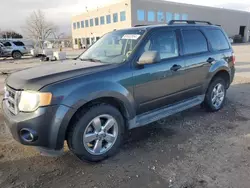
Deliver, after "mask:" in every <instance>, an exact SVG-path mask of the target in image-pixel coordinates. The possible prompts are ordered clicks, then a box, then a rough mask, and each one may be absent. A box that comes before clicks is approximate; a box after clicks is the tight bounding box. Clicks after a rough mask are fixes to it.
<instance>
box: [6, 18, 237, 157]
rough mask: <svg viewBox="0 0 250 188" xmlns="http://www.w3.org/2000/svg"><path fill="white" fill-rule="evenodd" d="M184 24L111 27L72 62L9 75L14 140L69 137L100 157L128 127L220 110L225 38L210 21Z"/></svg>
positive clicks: (49, 150) (41, 145)
mask: <svg viewBox="0 0 250 188" xmlns="http://www.w3.org/2000/svg"><path fill="white" fill-rule="evenodd" d="M182 22H183V21H182ZM182 22H181V21H171V22H170V24H169V25H151V26H139V27H133V28H129V29H123V30H118V31H113V32H110V33H108V34H106V35H104V36H103V37H102V38H101V39H100V40H99V41H97V42H96V43H95V44H94V45H93V46H91V47H90V48H89V49H88V50H87V51H85V52H84V53H83V54H82V55H80V56H79V57H78V58H76V59H74V60H67V61H64V62H63V63H61V62H59V63H52V64H50V65H47V64H46V65H43V66H39V67H35V68H31V69H27V70H23V71H20V72H17V73H14V74H12V75H10V76H9V77H8V78H7V79H6V87H5V97H4V100H3V112H4V116H5V120H6V124H7V125H8V127H9V128H10V130H11V133H12V135H13V137H14V138H15V139H16V140H17V141H18V142H20V143H22V144H24V145H29V146H36V147H37V148H38V149H39V150H40V151H41V152H42V153H45V154H60V153H62V150H63V146H64V141H65V140H66V141H67V143H68V146H69V149H70V150H71V151H72V152H73V153H74V154H76V155H77V156H78V157H79V158H80V159H86V160H89V161H100V160H103V159H105V158H107V157H109V156H111V155H113V154H114V153H116V152H117V151H118V149H119V147H120V145H121V144H122V141H123V135H124V133H125V131H127V130H129V129H133V128H136V127H140V126H144V125H146V124H149V123H151V122H154V121H157V120H160V119H162V118H164V117H167V116H170V115H172V114H175V113H178V112H181V111H183V110H186V109H188V108H191V107H193V106H196V105H201V104H202V106H204V107H205V108H206V109H207V110H208V111H212V112H214V111H218V110H220V109H221V108H222V106H223V104H224V101H225V97H226V92H227V89H228V88H229V86H230V84H231V82H232V81H233V78H234V73H235V68H234V64H235V56H234V52H233V50H232V47H231V44H230V42H229V39H228V37H227V35H226V34H225V33H224V31H223V30H222V28H221V27H219V26H215V25H212V24H211V23H209V22H205V23H200V22H198V21H185V23H182Z"/></svg>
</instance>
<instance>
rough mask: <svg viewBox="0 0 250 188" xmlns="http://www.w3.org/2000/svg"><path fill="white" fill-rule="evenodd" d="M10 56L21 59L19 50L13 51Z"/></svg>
mask: <svg viewBox="0 0 250 188" xmlns="http://www.w3.org/2000/svg"><path fill="white" fill-rule="evenodd" d="M12 57H13V59H21V58H22V53H21V52H19V51H14V52H13V53H12Z"/></svg>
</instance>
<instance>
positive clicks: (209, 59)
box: [207, 57, 215, 64]
mask: <svg viewBox="0 0 250 188" xmlns="http://www.w3.org/2000/svg"><path fill="white" fill-rule="evenodd" d="M207 62H208V63H210V64H212V63H213V62H215V59H214V58H212V57H210V58H208V60H207Z"/></svg>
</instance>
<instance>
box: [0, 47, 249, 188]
mask: <svg viewBox="0 0 250 188" xmlns="http://www.w3.org/2000/svg"><path fill="white" fill-rule="evenodd" d="M234 49H235V53H236V56H237V74H236V78H235V81H234V83H233V85H232V86H231V88H230V89H229V91H228V97H227V102H226V105H225V107H224V109H223V110H221V111H220V112H217V113H207V112H205V111H204V110H203V109H200V108H199V107H196V108H193V109H190V110H188V111H185V112H182V113H179V114H177V115H174V116H172V117H170V118H167V119H165V120H163V121H161V122H158V123H154V126H147V127H143V128H139V129H135V130H133V131H131V132H129V133H128V138H127V139H126V141H125V144H124V145H123V147H122V148H121V151H120V153H119V154H118V155H116V156H115V157H113V158H110V159H108V160H106V161H104V162H102V163H99V164H89V163H85V162H81V161H79V160H78V159H77V158H76V157H74V156H73V155H72V154H71V153H70V152H69V151H68V150H67V148H65V151H66V152H65V155H64V156H62V157H58V158H48V157H43V156H40V155H39V153H38V152H36V151H35V150H34V149H33V148H30V147H25V146H22V145H20V144H18V143H16V142H15V141H14V140H13V139H12V138H11V136H10V135H9V134H8V131H7V130H6V129H5V127H4V125H3V118H2V115H1V114H0V187H1V188H12V187H13V188H23V187H28V188H31V187H34V188H39V187H45V188H47V187H48V188H51V187H60V188H68V187H93V188H99V187H102V188H106V187H107V188H112V187H122V188H127V187H128V188H129V187H143V188H145V187H148V188H150V187H152V188H161V187H162V188H168V187H170V188H217V187H218V188H249V187H250V179H249V176H250V98H249V96H250V53H249V51H250V45H237V46H234ZM34 61H37V60H21V61H17V62H15V63H14V64H13V63H8V62H0V72H1V71H2V72H3V70H5V71H6V70H8V71H12V70H15V69H19V68H25V67H26V66H28V67H29V66H34V65H37V64H39V62H35V63H34ZM4 78H5V76H4V75H1V77H0V84H1V83H3V81H4ZM0 87H1V86H0ZM0 91H1V90H0Z"/></svg>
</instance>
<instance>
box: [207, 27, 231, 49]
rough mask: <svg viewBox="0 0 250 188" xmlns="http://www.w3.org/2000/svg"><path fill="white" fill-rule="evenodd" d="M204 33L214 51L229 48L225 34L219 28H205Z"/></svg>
mask: <svg viewBox="0 0 250 188" xmlns="http://www.w3.org/2000/svg"><path fill="white" fill-rule="evenodd" d="M205 34H206V36H207V38H208V40H209V41H210V43H211V46H212V49H213V50H215V51H219V50H226V49H229V48H230V46H229V44H228V41H227V39H226V36H225V35H224V34H223V33H222V31H221V30H219V29H206V30H205Z"/></svg>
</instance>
